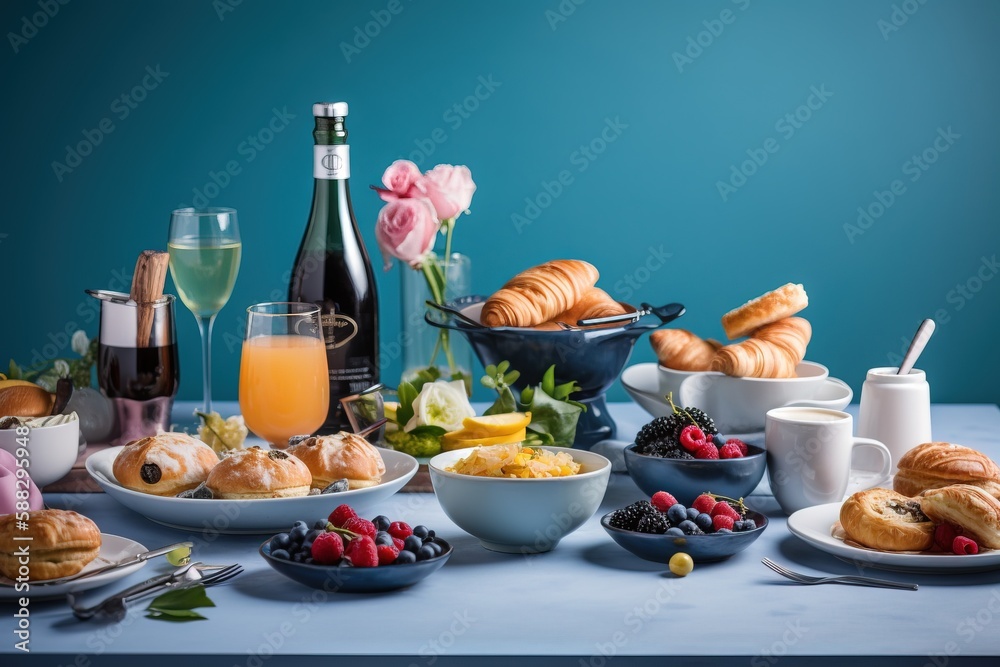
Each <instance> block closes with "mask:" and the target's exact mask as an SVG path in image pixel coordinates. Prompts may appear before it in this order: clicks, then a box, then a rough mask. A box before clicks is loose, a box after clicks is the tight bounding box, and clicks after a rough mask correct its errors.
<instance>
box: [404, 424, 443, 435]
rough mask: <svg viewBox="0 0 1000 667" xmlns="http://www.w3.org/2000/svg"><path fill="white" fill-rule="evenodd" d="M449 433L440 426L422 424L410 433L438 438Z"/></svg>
mask: <svg viewBox="0 0 1000 667" xmlns="http://www.w3.org/2000/svg"><path fill="white" fill-rule="evenodd" d="M447 432H448V431H446V430H444V429H443V428H441V427H440V426H434V425H433V424H421V425H420V426H417V427H416V428H415V429H413V430H412V431H408V433H409V434H410V435H430V436H434V437H437V438H440V437H441V436H442V435H444V434H445V433H447Z"/></svg>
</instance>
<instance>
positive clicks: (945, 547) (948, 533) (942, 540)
mask: <svg viewBox="0 0 1000 667" xmlns="http://www.w3.org/2000/svg"><path fill="white" fill-rule="evenodd" d="M959 534H960V532H959V530H958V528H956V527H955V526H953V525H951V524H950V523H942V524H940V525H937V526H935V527H934V545H935V546H936V547H937V548H938V549H940V550H941V551H951V546H952V544H954V542H955V538H956V537H958V536H959Z"/></svg>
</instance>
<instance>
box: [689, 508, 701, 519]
mask: <svg viewBox="0 0 1000 667" xmlns="http://www.w3.org/2000/svg"><path fill="white" fill-rule="evenodd" d="M687 514H688V516H687V518H689V519H691V520H692V521H694V520H695V519H697V518H698V515H699V514H701V512H699V511H698V510H697V508H694V507H689V508H688V512H687Z"/></svg>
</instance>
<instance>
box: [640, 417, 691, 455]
mask: <svg viewBox="0 0 1000 667" xmlns="http://www.w3.org/2000/svg"><path fill="white" fill-rule="evenodd" d="M679 423H680V417H679V416H678V415H676V414H672V415H670V416H668V417H657V418H656V419H654V420H653V421H651V422H649V423H648V424H646V425H645V426H643V427H642V428H641V429H639V433H638V434H636V436H635V444H636V445H638V446H639V447H643V446H645V445H648V444H652V443H654V442H657V441H662V440H666V439H668V438H672V437H674V432H675V431H676V430H677V425H678V424H679Z"/></svg>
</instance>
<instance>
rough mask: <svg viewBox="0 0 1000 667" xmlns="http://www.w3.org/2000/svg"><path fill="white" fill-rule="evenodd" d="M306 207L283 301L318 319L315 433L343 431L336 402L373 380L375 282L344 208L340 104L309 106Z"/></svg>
mask: <svg viewBox="0 0 1000 667" xmlns="http://www.w3.org/2000/svg"><path fill="white" fill-rule="evenodd" d="M313 116H315V117H316V129H315V130H314V131H313V138H314V139H315V144H316V145H315V147H314V149H313V179H314V186H313V200H312V210H311V211H310V212H309V223H308V226H307V227H306V232H305V235H304V236H303V237H302V244H301V245H300V246H299V252H298V255H297V256H296V258H295V265H294V267H293V268H292V277H291V284H290V286H289V293H288V298H289V300H290V301H305V302H312V303H315V304H316V305H318V306H319V307H320V308H321V310H322V312H321V318H322V321H323V334H324V337H325V340H326V354H327V361H328V363H329V367H330V369H329V370H330V411H329V414H328V415H327V419H326V422H325V423H324V424H323V426H322V427H321V428H320V433H331V432H336V431H341V430H346V431H350V430H351V425H350V422H349V421H348V419H347V416H346V415H345V414H344V410H343V406H342V405H341V404H340V399H341V398H344V397H345V396H350V395H352V394H356V393H358V392H360V391H362V390H364V389H367V388H368V387H370V386H371V385H373V384H376V383H377V382H378V381H379V369H378V297H377V295H376V293H375V277H374V274H373V273H372V266H371V261H370V260H369V258H368V252H367V251H366V250H365V245H364V242H363V241H362V239H361V234H360V232H359V231H358V223H357V220H355V219H354V210H353V209H352V208H351V191H350V187H349V185H348V179H349V178H350V176H351V158H350V146H348V145H347V128H346V127H345V126H344V118H345V117H346V116H347V103H346V102H333V103H318V104H314V105H313Z"/></svg>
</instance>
